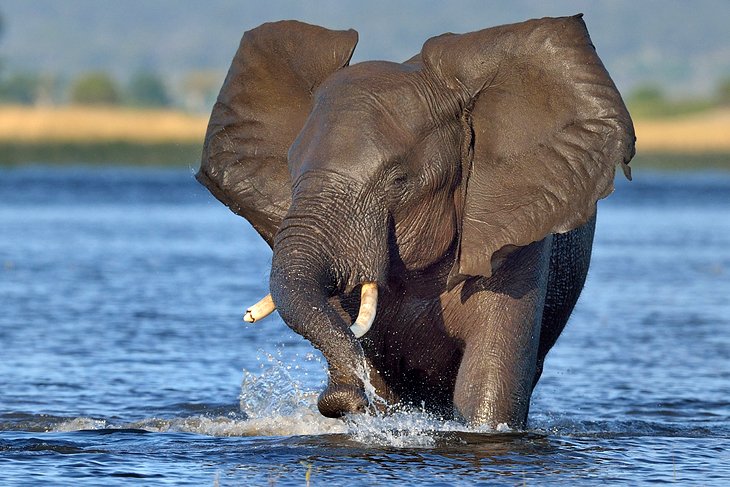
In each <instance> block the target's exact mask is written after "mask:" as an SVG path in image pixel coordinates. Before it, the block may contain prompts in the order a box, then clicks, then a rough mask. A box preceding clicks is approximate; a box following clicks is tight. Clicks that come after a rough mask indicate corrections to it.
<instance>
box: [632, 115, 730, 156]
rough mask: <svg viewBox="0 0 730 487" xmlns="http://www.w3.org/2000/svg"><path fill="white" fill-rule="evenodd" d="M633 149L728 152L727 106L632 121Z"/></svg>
mask: <svg viewBox="0 0 730 487" xmlns="http://www.w3.org/2000/svg"><path fill="white" fill-rule="evenodd" d="M634 125H635V128H636V138H637V141H636V150H637V152H639V153H646V152H665V153H666V152H683V153H710V152H730V109H725V110H717V111H712V112H706V113H701V114H697V115H690V116H685V117H682V118H671V119H669V118H667V119H656V120H652V119H641V120H635V121H634Z"/></svg>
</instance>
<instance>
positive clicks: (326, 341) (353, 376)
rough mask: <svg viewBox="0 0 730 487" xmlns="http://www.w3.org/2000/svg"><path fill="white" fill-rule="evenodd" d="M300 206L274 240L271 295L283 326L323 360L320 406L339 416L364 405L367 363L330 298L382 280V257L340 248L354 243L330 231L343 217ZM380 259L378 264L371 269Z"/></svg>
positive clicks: (290, 213)
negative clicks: (326, 369)
mask: <svg viewBox="0 0 730 487" xmlns="http://www.w3.org/2000/svg"><path fill="white" fill-rule="evenodd" d="M302 207H303V204H301V203H296V202H295V204H293V205H292V208H291V209H290V211H289V215H288V216H287V217H286V218H285V219H284V222H283V223H282V225H281V228H280V231H279V233H278V235H277V237H276V240H275V243H274V256H273V260H272V267H271V280H270V287H271V295H272V297H273V300H274V302H275V303H276V308H277V310H278V311H279V314H280V316H281V317H282V319H283V320H284V321H285V322H286V324H287V325H288V326H289V327H290V328H291V329H293V330H294V331H295V332H296V333H298V334H299V335H301V336H303V337H304V338H306V339H307V340H309V341H310V342H311V343H312V345H314V347H315V348H317V349H318V350H320V351H321V352H322V354H323V355H324V357H325V359H326V360H327V362H328V364H329V384H328V387H327V389H326V390H325V391H324V392H323V393H322V394H321V395H320V398H319V402H318V407H319V410H320V412H321V413H322V414H323V415H324V416H329V417H339V416H342V415H343V414H345V413H348V412H355V411H362V410H364V409H365V408H366V407H367V405H368V403H367V399H366V396H365V393H364V387H363V377H364V374H365V370H364V364H365V361H364V353H363V349H362V347H361V345H360V343H359V342H358V340H357V339H356V337H355V335H354V334H353V332H352V331H351V330H350V325H351V323H350V322H349V321H347V320H345V319H343V316H342V315H340V313H338V312H337V311H336V310H335V308H334V307H333V306H332V305H331V304H330V302H329V298H330V297H331V296H334V295H337V294H338V293H341V292H344V291H345V290H349V289H351V288H353V287H354V286H356V285H357V283H362V282H377V281H379V280H383V279H384V273H385V272H384V264H383V260H384V259H383V258H380V259H375V258H372V257H369V256H368V255H366V253H365V252H364V251H363V250H362V249H361V248H357V247H352V248H350V249H349V250H343V249H342V246H343V245H345V246H351V245H353V243H352V242H350V243H345V242H344V240H345V238H344V237H340V238H338V235H342V233H343V232H342V231H340V232H335V231H334V229H332V225H333V223H332V222H333V221H340V222H341V221H342V219H341V218H337V217H336V216H335V214H333V213H332V212H330V211H323V209H322V208H317V209H316V211H308V210H304V209H303V208H302ZM345 233H346V232H345ZM368 237H370V236H368ZM383 238H384V236H383ZM366 241H371V242H372V241H373V240H371V239H368V240H366ZM382 253H383V254H385V255H387V252H382ZM352 256H358V258H357V259H356V260H358V264H355V265H354V264H353V263H352V262H348V261H350V260H351V259H350V258H348V257H352ZM378 261H379V262H380V265H378V264H377V263H376V264H375V265H372V264H373V263H375V262H378ZM365 262H367V263H368V264H365ZM367 289H370V288H367Z"/></svg>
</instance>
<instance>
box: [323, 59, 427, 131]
mask: <svg viewBox="0 0 730 487" xmlns="http://www.w3.org/2000/svg"><path fill="white" fill-rule="evenodd" d="M425 93H426V91H425V90H424V87H423V77H422V76H421V73H420V70H419V69H417V68H415V67H414V66H410V65H404V64H397V63H390V62H385V61H370V62H365V63H359V64H355V65H353V66H349V67H347V68H345V69H342V70H340V71H338V72H337V73H335V74H334V75H333V76H331V77H330V78H329V79H328V80H327V81H325V83H323V84H322V86H321V87H320V89H319V90H318V91H317V95H316V100H315V109H317V110H319V111H322V112H326V113H328V114H330V115H331V117H333V118H338V120H339V121H343V119H346V118H349V117H348V116H350V115H351V116H352V117H353V118H356V119H357V120H358V121H359V122H360V123H367V122H372V123H378V122H383V121H391V122H395V123H397V124H398V125H400V126H409V125H411V124H413V123H414V122H418V121H423V119H424V118H425V117H426V116H427V115H428V112H427V108H428V105H427V103H426V100H424V97H425V96H426V94H425ZM414 128H415V127H414Z"/></svg>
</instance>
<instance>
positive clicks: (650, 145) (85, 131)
mask: <svg viewBox="0 0 730 487" xmlns="http://www.w3.org/2000/svg"><path fill="white" fill-rule="evenodd" d="M207 118H208V117H207V116H200V115H188V114H185V113H182V112H176V111H171V110H141V109H125V108H112V107H108V108H91V107H58V108H56V107H40V108H28V107H17V106H0V141H2V142H12V143H16V144H18V143H20V144H33V143H48V142H74V143H103V142H107V141H109V142H111V141H114V142H130V143H142V144H149V143H165V142H200V143H202V140H203V136H204V135H205V127H206V125H207ZM635 125H636V135H637V138H638V141H637V149H638V151H639V152H640V153H648V152H664V153H667V152H683V153H708V152H726V153H727V152H730V110H721V111H714V112H709V113H702V114H698V115H692V116H686V117H682V118H671V119H656V120H652V119H641V120H636V121H635Z"/></svg>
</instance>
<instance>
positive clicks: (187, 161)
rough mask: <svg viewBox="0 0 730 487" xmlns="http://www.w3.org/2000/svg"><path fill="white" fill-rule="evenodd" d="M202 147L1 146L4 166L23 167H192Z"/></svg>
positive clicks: (110, 144)
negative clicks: (92, 165) (119, 165)
mask: <svg viewBox="0 0 730 487" xmlns="http://www.w3.org/2000/svg"><path fill="white" fill-rule="evenodd" d="M201 150H202V143H193V142H188V143H172V142H163V143H152V144H143V143H134V142H81V143H76V142H41V143H29V144H23V143H11V142H0V166H2V165H11V166H12V165H21V164H60V165H74V164H114V165H117V164H121V165H140V166H192V167H197V166H198V162H199V161H200V153H201Z"/></svg>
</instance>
